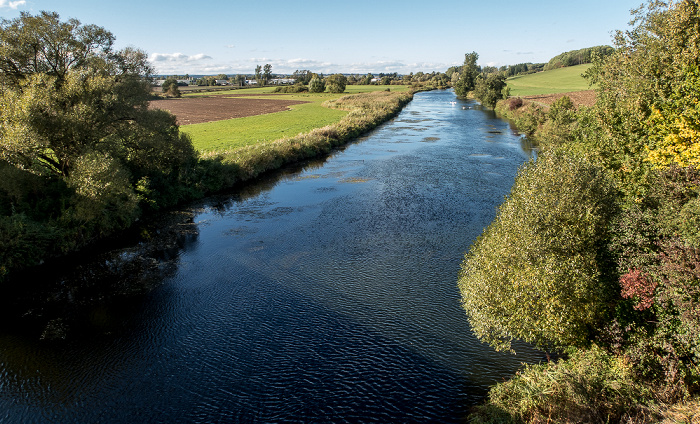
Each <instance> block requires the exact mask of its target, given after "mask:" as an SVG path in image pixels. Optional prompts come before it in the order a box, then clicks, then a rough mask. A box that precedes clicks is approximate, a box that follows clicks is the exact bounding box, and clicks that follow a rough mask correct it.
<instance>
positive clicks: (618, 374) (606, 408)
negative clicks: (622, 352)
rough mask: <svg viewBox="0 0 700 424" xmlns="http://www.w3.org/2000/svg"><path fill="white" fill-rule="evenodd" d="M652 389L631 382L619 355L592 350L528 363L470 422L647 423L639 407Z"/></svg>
mask: <svg viewBox="0 0 700 424" xmlns="http://www.w3.org/2000/svg"><path fill="white" fill-rule="evenodd" d="M650 400H652V391H651V390H649V389H648V388H647V387H646V386H644V385H641V384H638V383H637V381H635V375H634V372H633V370H632V366H631V365H630V364H628V363H627V362H626V360H625V359H624V358H622V357H619V356H615V355H611V354H609V353H606V352H605V351H604V350H602V349H599V348H596V347H595V346H594V347H593V348H591V349H589V350H586V351H576V352H573V354H572V355H571V357H570V358H569V359H568V360H560V361H553V362H549V363H546V364H542V365H529V366H526V368H525V370H523V371H522V372H519V373H518V374H517V375H516V376H515V377H513V378H512V379H511V380H509V381H507V382H504V383H499V384H498V385H496V386H494V387H492V388H491V390H490V391H489V402H488V403H487V404H486V405H483V406H479V407H476V408H474V411H473V414H472V415H471V416H470V420H469V421H470V422H471V423H520V422H526V423H545V422H546V423H607V422H650V421H651V420H653V419H654V415H655V414H654V413H653V412H652V411H651V410H649V409H648V408H647V407H644V406H642V404H644V403H648V402H649V401H650Z"/></svg>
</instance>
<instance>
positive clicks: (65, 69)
mask: <svg viewBox="0 0 700 424" xmlns="http://www.w3.org/2000/svg"><path fill="white" fill-rule="evenodd" d="M113 40H114V37H113V36H112V34H111V33H109V32H108V31H106V30H104V29H103V28H100V27H97V26H94V25H82V24H80V22H79V21H77V20H75V19H71V20H69V21H67V22H61V21H60V19H59V16H58V15H57V14H55V13H47V12H42V13H41V14H40V15H37V16H32V15H29V14H26V13H22V14H21V16H20V17H19V18H17V19H14V20H12V21H7V20H4V21H2V25H1V26H0V42H1V43H0V58H1V59H2V60H0V102H2V105H3V110H2V114H1V115H0V173H2V174H3V175H4V176H6V177H8V178H2V179H0V200H2V207H1V208H0V221H1V222H2V223H1V224H0V229H1V230H0V231H2V240H3V243H2V246H0V259H2V260H1V261H0V263H2V265H0V266H1V267H2V268H0V277H2V275H3V274H5V273H6V272H7V270H8V266H7V265H6V264H7V263H10V264H12V265H26V264H31V263H33V262H34V261H36V260H38V259H40V258H41V257H42V256H45V255H46V251H44V248H48V251H49V252H51V251H52V250H53V251H55V253H60V251H63V250H66V249H71V248H73V247H74V246H76V245H81V244H83V243H85V242H89V241H90V240H92V239H93V238H95V237H101V236H104V235H106V234H109V233H111V232H113V231H116V230H119V229H122V228H125V227H127V226H129V225H130V224H131V223H132V222H133V221H134V220H135V219H136V218H137V217H138V215H139V213H140V211H141V209H142V208H143V207H162V206H165V205H168V204H172V203H173V202H174V201H175V199H176V198H177V197H178V196H179V194H178V193H176V192H175V191H176V189H175V188H174V187H177V186H178V181H179V180H180V179H181V178H182V177H183V175H182V174H181V171H182V170H184V169H186V168H187V167H188V166H189V164H190V163H191V161H192V160H193V159H195V152H194V150H193V148H192V145H191V143H190V141H189V139H187V137H185V136H184V135H181V134H180V133H179V132H178V129H177V126H176V125H175V118H174V117H173V116H171V115H169V114H167V113H165V112H162V111H153V110H149V109H148V107H147V106H148V100H149V96H150V81H149V80H148V79H147V76H148V75H149V74H150V72H151V69H150V67H149V65H148V63H147V61H146V55H145V54H144V53H143V52H141V51H138V50H134V49H130V48H127V49H124V50H121V51H115V50H114V49H113V48H112V44H113ZM25 245H32V249H26V248H25V249H24V250H25V251H26V250H28V251H27V252H23V249H22V248H19V249H17V247H18V246H25ZM35 245H36V246H35ZM13 246H14V247H13ZM49 246H50V247H49ZM25 253H26V254H25ZM8 257H9V258H10V259H9V260H6V259H7V258H8Z"/></svg>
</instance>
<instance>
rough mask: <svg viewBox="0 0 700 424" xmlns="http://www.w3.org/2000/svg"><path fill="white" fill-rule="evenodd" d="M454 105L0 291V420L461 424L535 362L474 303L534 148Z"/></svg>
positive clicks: (436, 95)
mask: <svg viewBox="0 0 700 424" xmlns="http://www.w3.org/2000/svg"><path fill="white" fill-rule="evenodd" d="M452 102H455V98H454V94H453V93H452V92H446V91H435V92H429V93H419V94H417V95H416V97H415V100H414V101H413V102H412V103H411V104H410V105H409V106H408V107H407V108H406V109H405V110H404V111H403V112H402V113H401V114H400V115H399V116H398V117H397V118H395V119H394V120H393V121H392V122H390V123H388V124H386V125H384V126H382V127H380V128H379V129H378V130H376V131H374V132H373V133H372V134H370V135H369V136H368V137H365V138H363V139H361V140H359V141H358V142H357V143H353V144H351V145H349V146H346V147H345V148H344V149H342V150H341V151H338V152H336V153H334V154H333V155H332V156H330V157H328V158H324V159H322V160H318V161H315V162H312V163H308V164H305V165H304V166H301V167H297V168H288V169H285V170H282V171H281V172H279V173H278V174H276V175H274V176H271V177H269V178H266V179H264V180H261V181H260V182H259V183H257V184H254V185H248V186H246V187H243V188H241V189H240V190H237V191H235V192H234V193H231V194H229V195H226V196H217V197H215V198H211V199H208V200H207V201H205V202H202V203H201V204H199V205H194V206H192V207H190V208H187V209H183V210H181V211H177V212H173V213H172V214H171V215H170V216H169V217H168V219H165V222H162V223H160V225H159V226H157V227H156V226H154V225H150V226H146V227H144V229H143V231H142V233H143V234H145V235H147V236H148V238H149V241H144V240H143V239H141V240H140V241H138V242H135V243H134V244H133V245H132V246H128V247H126V248H125V249H122V250H119V251H117V252H116V253H101V254H97V255H95V256H94V257H92V258H85V259H84V260H81V261H78V262H74V263H68V264H66V266H65V267H63V268H64V270H63V271H61V270H60V269H61V267H59V266H58V265H56V264H52V265H51V266H50V267H45V269H44V270H42V271H39V272H38V273H37V274H36V275H33V276H32V277H31V279H32V280H34V281H36V280H43V282H42V284H37V285H35V286H34V287H31V288H29V289H24V290H18V291H17V293H12V294H10V293H7V294H4V299H10V298H11V299H13V300H12V301H7V300H5V301H3V303H7V306H8V307H7V308H5V312H4V313H3V324H2V325H1V326H0V421H12V422H22V421H26V422H35V421H56V422H133V421H134V417H138V420H137V421H143V422H149V421H151V422H176V421H179V422H310V421H311V422H329V421H332V422H360V421H375V422H376V421H379V422H383V421H391V422H395V421H404V422H434V421H438V422H460V421H461V420H462V419H463V417H464V415H465V414H466V412H467V409H468V407H469V406H470V405H472V404H474V403H475V402H477V401H478V400H479V398H480V397H481V396H483V394H484V393H485V390H486V388H487V387H488V386H489V385H491V384H493V383H494V382H496V381H500V380H501V379H502V378H504V377H506V376H508V375H510V374H512V373H513V372H514V371H515V370H516V369H517V368H518V366H519V363H520V361H522V360H524V361H530V362H532V361H537V360H539V359H540V354H539V353H538V352H535V351H533V350H530V349H528V348H527V347H525V346H523V347H522V353H521V354H519V355H518V357H513V356H510V355H506V354H497V353H495V352H493V351H492V350H491V349H490V348H488V347H487V346H484V345H482V344H481V343H479V342H478V341H477V340H476V339H475V338H474V336H473V335H472V334H471V331H470V330H469V326H468V323H467V320H466V317H465V314H464V311H463V310H462V309H461V307H460V305H459V293H458V290H457V287H456V280H457V273H458V271H459V264H460V262H461V259H462V256H463V254H464V252H465V251H466V250H467V249H468V248H469V245H470V244H471V242H472V240H474V239H475V238H476V237H477V236H478V235H479V234H480V233H481V231H482V229H483V228H484V227H485V226H486V225H487V224H488V223H489V222H490V221H491V219H493V216H494V214H495V208H496V206H497V205H498V204H499V203H500V202H501V200H502V198H503V196H504V195H505V194H506V193H507V192H508V190H509V188H510V185H511V184H512V181H513V178H514V175H515V173H516V171H517V168H518V166H519V165H520V164H522V163H523V162H524V161H525V160H527V158H528V155H529V150H528V149H526V148H523V145H522V140H521V139H520V137H518V136H517V135H514V134H512V132H511V131H510V129H509V126H508V124H507V123H506V122H503V121H500V120H498V119H496V118H495V117H494V116H493V114H492V113H491V112H489V111H485V110H481V109H480V108H478V107H475V106H476V105H475V104H474V103H471V102H462V101H456V102H455V103H454V104H452ZM42 273H43V274H42ZM10 295H11V296H10ZM16 299H20V300H16Z"/></svg>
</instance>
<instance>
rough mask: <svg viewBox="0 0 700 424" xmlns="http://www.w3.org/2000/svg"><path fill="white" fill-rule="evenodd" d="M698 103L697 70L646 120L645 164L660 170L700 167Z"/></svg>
mask: <svg viewBox="0 0 700 424" xmlns="http://www.w3.org/2000/svg"><path fill="white" fill-rule="evenodd" d="M699 99H700V75H699V72H698V70H697V69H690V70H688V71H687V72H686V75H685V78H683V81H682V82H681V83H680V85H679V87H677V88H676V90H674V93H673V94H672V96H671V97H670V99H669V100H668V101H666V102H665V103H664V104H662V105H661V106H657V107H655V108H654V109H653V111H652V114H651V116H650V117H649V119H648V120H647V125H649V127H650V128H649V144H648V145H647V146H645V149H646V152H647V157H646V158H645V161H647V162H649V163H651V164H653V165H655V166H656V167H659V168H665V167H668V166H670V165H671V164H676V165H679V166H681V167H687V166H700V102H699V101H698V100H699Z"/></svg>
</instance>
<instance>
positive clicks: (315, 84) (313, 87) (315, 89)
mask: <svg viewBox="0 0 700 424" xmlns="http://www.w3.org/2000/svg"><path fill="white" fill-rule="evenodd" d="M324 91H326V83H325V82H324V81H323V80H322V79H321V78H319V77H318V76H315V77H313V78H311V81H309V92H310V93H323V92H324Z"/></svg>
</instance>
